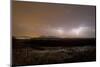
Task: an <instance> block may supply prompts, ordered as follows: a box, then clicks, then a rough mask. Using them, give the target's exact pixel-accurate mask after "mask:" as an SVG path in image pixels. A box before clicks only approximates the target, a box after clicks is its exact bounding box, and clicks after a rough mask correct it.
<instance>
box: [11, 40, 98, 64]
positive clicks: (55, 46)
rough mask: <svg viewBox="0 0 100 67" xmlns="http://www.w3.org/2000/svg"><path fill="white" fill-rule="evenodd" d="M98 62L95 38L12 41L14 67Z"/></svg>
mask: <svg viewBox="0 0 100 67" xmlns="http://www.w3.org/2000/svg"><path fill="white" fill-rule="evenodd" d="M88 61H96V40H95V38H77V39H75V38H73V39H71V38H70V39H68V38H63V39H60V38H32V39H16V38H13V40H12V65H13V66H24V65H40V64H56V63H72V62H88Z"/></svg>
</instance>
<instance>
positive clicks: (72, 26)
mask: <svg viewBox="0 0 100 67" xmlns="http://www.w3.org/2000/svg"><path fill="white" fill-rule="evenodd" d="M95 11H96V7H95V6H81V5H68V4H54V3H52V4H50V3H40V2H22V1H14V2H13V4H12V35H13V36H16V37H18V36H30V37H40V36H56V37H64V38H95V23H96V19H95V17H96V16H95Z"/></svg>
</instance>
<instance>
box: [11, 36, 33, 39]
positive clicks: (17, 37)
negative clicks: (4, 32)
mask: <svg viewBox="0 0 100 67" xmlns="http://www.w3.org/2000/svg"><path fill="white" fill-rule="evenodd" d="M13 38H15V39H31V38H32V37H30V36H13Z"/></svg>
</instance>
